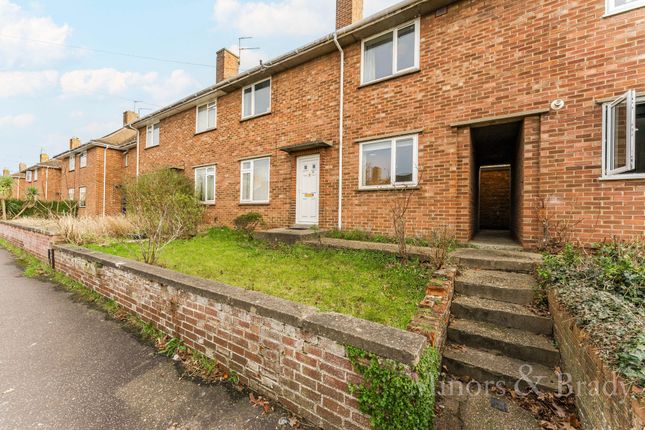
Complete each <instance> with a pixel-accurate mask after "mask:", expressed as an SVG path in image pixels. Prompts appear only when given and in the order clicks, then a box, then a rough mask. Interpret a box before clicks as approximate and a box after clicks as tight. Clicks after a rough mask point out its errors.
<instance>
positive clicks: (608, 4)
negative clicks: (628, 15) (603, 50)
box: [605, 0, 645, 15]
mask: <svg viewBox="0 0 645 430" xmlns="http://www.w3.org/2000/svg"><path fill="white" fill-rule="evenodd" d="M642 6H645V0H605V15H613V14H616V13H621V12H626V11H628V10H632V9H636V8H637V7H642Z"/></svg>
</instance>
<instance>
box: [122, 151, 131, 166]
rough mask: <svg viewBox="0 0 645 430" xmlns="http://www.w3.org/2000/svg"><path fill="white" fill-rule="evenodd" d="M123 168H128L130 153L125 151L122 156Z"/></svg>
mask: <svg viewBox="0 0 645 430" xmlns="http://www.w3.org/2000/svg"><path fill="white" fill-rule="evenodd" d="M123 166H124V167H130V151H125V154H123Z"/></svg>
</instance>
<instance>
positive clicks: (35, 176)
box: [34, 169, 38, 182]
mask: <svg viewBox="0 0 645 430" xmlns="http://www.w3.org/2000/svg"><path fill="white" fill-rule="evenodd" d="M37 180H38V169H36V170H34V182H35V181H37Z"/></svg>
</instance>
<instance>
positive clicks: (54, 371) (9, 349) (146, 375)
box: [0, 248, 285, 430]
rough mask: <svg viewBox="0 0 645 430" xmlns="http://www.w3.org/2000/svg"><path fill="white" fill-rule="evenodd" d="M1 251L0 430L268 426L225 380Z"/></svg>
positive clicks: (274, 419) (271, 421)
mask: <svg viewBox="0 0 645 430" xmlns="http://www.w3.org/2000/svg"><path fill="white" fill-rule="evenodd" d="M21 273H22V271H21V269H20V268H19V267H18V266H17V265H16V263H15V262H14V260H13V258H12V257H11V255H10V254H9V253H8V252H7V251H6V250H4V249H2V248H0V343H1V346H0V429H20V430H23V429H66V430H67V429H83V430H85V429H137V430H140V429H163V430H166V429H169V428H170V429H177V430H179V429H181V430H189V429H190V430H197V429H236V430H237V429H262V430H264V429H276V428H278V426H277V423H278V420H279V419H280V418H281V417H283V416H285V414H284V413H277V412H276V413H273V414H270V415H268V416H263V415H262V414H261V411H260V410H258V409H256V408H254V407H253V406H251V405H250V403H249V399H248V397H246V396H245V395H243V394H240V393H238V392H237V391H235V390H234V389H231V388H227V387H226V386H223V385H222V386H220V385H218V386H212V385H211V386H200V385H198V384H196V383H194V382H191V381H188V380H182V379H180V375H179V373H178V372H177V370H176V369H175V367H174V364H173V363H172V362H171V361H170V360H169V359H166V358H165V357H161V356H159V355H158V354H155V352H154V350H153V349H152V348H151V347H149V346H145V345H143V344H141V343H140V342H139V341H137V340H136V339H135V338H134V336H132V335H131V334H129V333H127V332H126V331H124V330H123V329H122V328H121V326H120V325H119V324H118V323H117V322H114V321H110V320H107V319H106V317H105V315H104V314H103V313H102V312H100V311H97V310H93V309H91V308H90V307H88V306H87V305H86V304H83V303H78V302H75V301H74V297H73V296H72V295H71V294H70V293H67V292H65V291H63V290H62V289H60V288H58V287H56V286H54V285H52V284H50V283H47V282H42V281H39V280H35V279H28V278H25V277H23V276H21Z"/></svg>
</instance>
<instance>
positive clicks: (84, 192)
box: [78, 187, 87, 208]
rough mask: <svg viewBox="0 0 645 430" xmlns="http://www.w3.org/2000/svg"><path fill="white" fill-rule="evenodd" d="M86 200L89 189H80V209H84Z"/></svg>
mask: <svg viewBox="0 0 645 430" xmlns="http://www.w3.org/2000/svg"><path fill="white" fill-rule="evenodd" d="M86 198H87V188H85V187H80V188H79V189H78V207H79V208H84V207H85V200H86Z"/></svg>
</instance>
